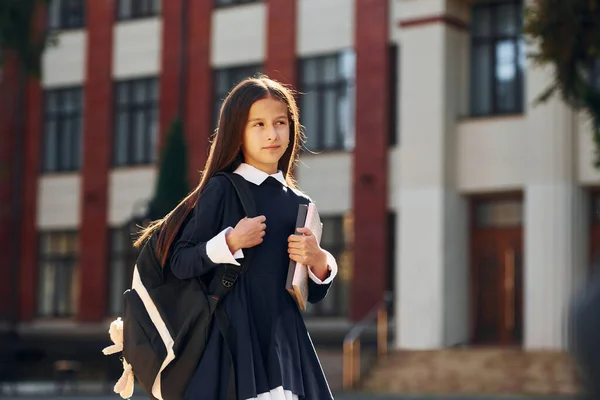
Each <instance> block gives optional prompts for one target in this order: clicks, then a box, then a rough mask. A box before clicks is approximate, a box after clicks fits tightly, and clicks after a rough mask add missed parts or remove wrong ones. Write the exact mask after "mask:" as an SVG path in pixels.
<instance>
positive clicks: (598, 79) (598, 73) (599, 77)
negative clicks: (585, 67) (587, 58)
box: [590, 58, 600, 90]
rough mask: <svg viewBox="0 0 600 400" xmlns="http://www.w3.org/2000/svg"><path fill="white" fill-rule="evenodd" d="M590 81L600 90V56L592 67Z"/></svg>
mask: <svg viewBox="0 0 600 400" xmlns="http://www.w3.org/2000/svg"><path fill="white" fill-rule="evenodd" d="M590 83H591V85H592V86H593V87H594V88H595V89H596V90H600V58H598V59H596V60H595V61H594V63H593V65H592V66H591V67H590Z"/></svg>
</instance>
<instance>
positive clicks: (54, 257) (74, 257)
mask: <svg viewBox="0 0 600 400" xmlns="http://www.w3.org/2000/svg"><path fill="white" fill-rule="evenodd" d="M53 235H56V236H63V237H67V238H68V239H67V240H74V241H75V243H74V245H73V247H74V252H73V253H70V254H68V253H67V254H61V253H60V252H59V251H57V250H54V251H53V252H50V253H47V252H46V251H45V249H44V240H45V238H46V237H48V238H49V237H50V236H53ZM48 240H51V239H48ZM80 243H81V237H80V234H79V232H78V231H77V230H52V231H42V232H38V235H37V248H38V254H37V273H38V279H37V291H36V295H37V302H36V315H37V316H38V317H40V318H49V319H59V318H73V317H75V315H76V314H77V312H78V308H79V301H78V300H79V298H78V296H79V294H80V292H79V289H80V288H79V279H77V274H76V272H77V270H78V269H80V265H79V260H80V253H81V251H80ZM49 264H58V265H55V266H54V268H65V267H68V268H70V273H71V279H72V280H71V282H70V283H71V290H72V291H76V292H77V294H78V295H77V296H75V297H76V298H70V299H69V300H70V301H69V302H70V303H71V304H70V306H71V309H70V310H69V311H67V312H64V313H63V312H60V311H59V305H58V303H59V297H60V296H59V295H65V293H64V292H63V291H61V290H57V286H56V282H55V285H54V286H53V293H52V302H53V304H52V307H51V309H52V310H51V311H50V312H49V313H44V312H43V311H42V309H41V307H40V301H41V300H42V299H41V297H42V296H43V292H42V291H43V286H42V285H43V280H44V277H45V274H44V269H45V268H48V265H49ZM65 264H66V265H65ZM79 272H81V271H79ZM73 274H75V276H73ZM72 294H73V292H71V293H70V294H67V296H71V295H72Z"/></svg>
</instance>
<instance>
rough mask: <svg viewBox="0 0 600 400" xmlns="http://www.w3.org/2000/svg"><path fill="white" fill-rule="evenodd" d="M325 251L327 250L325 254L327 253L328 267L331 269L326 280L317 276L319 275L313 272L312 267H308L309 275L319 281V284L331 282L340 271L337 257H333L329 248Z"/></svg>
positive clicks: (316, 281)
mask: <svg viewBox="0 0 600 400" xmlns="http://www.w3.org/2000/svg"><path fill="white" fill-rule="evenodd" d="M323 251H324V252H325V254H327V269H328V270H329V276H328V277H327V278H326V279H325V280H324V281H322V280H320V279H319V278H317V276H316V275H315V274H314V273H313V272H312V270H311V269H310V268H308V276H310V279H312V280H313V281H314V282H315V283H318V284H319V285H327V284H328V283H331V281H333V278H335V276H336V275H337V271H338V266H337V262H336V261H335V257H333V256H332V255H331V253H330V252H328V251H327V250H323Z"/></svg>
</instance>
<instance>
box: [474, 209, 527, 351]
mask: <svg viewBox="0 0 600 400" xmlns="http://www.w3.org/2000/svg"><path fill="white" fill-rule="evenodd" d="M472 208H473V212H472V216H473V218H472V221H473V222H472V235H471V248H472V250H471V256H472V258H471V259H472V278H473V280H472V283H473V289H472V313H471V315H472V318H473V321H472V336H473V342H474V343H476V344H486V345H516V344H520V343H521V341H522V337H523V229H522V202H521V200H520V199H518V198H517V199H511V198H507V199H491V200H490V199H486V200H474V201H473V207H472Z"/></svg>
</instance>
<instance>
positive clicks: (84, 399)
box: [0, 393, 576, 400]
mask: <svg viewBox="0 0 600 400" xmlns="http://www.w3.org/2000/svg"><path fill="white" fill-rule="evenodd" d="M334 397H335V399H336V400H576V399H575V398H568V397H561V398H558V397H476V396H474V397H454V396H449V397H446V396H436V397H416V396H410V397H409V396H406V397H405V396H387V395H375V394H371V393H342V394H336V395H334ZM146 398H147V397H145V396H133V397H132V399H133V400H141V399H146ZM0 399H2V400H39V399H44V400H67V399H68V400H117V399H120V397H119V396H117V395H114V396H110V395H86V396H76V395H64V396H51V395H36V396H18V397H8V396H1V395H0Z"/></svg>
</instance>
